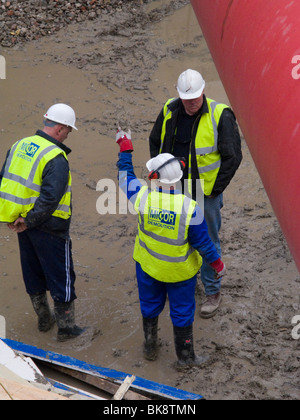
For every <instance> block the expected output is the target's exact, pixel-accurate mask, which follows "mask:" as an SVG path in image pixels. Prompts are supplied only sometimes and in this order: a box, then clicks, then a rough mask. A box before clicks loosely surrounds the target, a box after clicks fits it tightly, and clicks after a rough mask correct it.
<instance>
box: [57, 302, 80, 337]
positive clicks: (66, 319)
mask: <svg viewBox="0 0 300 420" xmlns="http://www.w3.org/2000/svg"><path fill="white" fill-rule="evenodd" d="M54 312H55V318H56V323H57V326H58V332H57V340H58V341H67V340H70V339H72V338H76V337H79V336H80V335H81V334H82V333H83V332H84V331H85V330H86V329H85V328H80V327H78V326H77V325H76V324H75V304H74V301H73V302H66V303H65V302H64V303H61V302H54Z"/></svg>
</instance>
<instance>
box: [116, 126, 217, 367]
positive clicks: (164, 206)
mask: <svg viewBox="0 0 300 420" xmlns="http://www.w3.org/2000/svg"><path fill="white" fill-rule="evenodd" d="M116 141H117V143H118V144H119V146H120V154H119V161H118V164H117V165H118V169H119V183H120V187H121V188H122V190H123V191H125V192H126V194H127V197H128V199H129V200H130V201H131V202H132V203H133V204H134V207H135V210H136V212H137V213H138V215H139V224H138V235H137V238H136V242H135V248H134V255H133V258H134V260H135V261H136V275H137V282H138V289H139V298H140V306H141V312H142V315H143V328H144V334H145V344H144V356H145V358H146V359H147V360H156V359H157V357H158V340H157V330H158V317H159V315H160V314H161V312H162V311H163V309H164V306H165V303H166V297H167V295H168V297H169V304H170V316H171V319H172V323H173V327H174V338H175V349H176V354H177V357H178V361H177V368H178V369H183V368H188V367H193V366H200V365H201V364H202V363H204V362H205V361H206V360H207V358H206V357H200V356H196V355H195V352H194V344H193V323H194V314H195V307H196V303H195V288H196V283H197V273H198V272H199V269H200V267H201V264H202V257H201V256H203V258H205V260H206V261H207V262H208V263H209V264H210V265H211V266H212V267H213V269H214V270H215V271H216V278H218V277H220V276H222V275H224V273H225V265H224V264H223V262H222V261H221V258H220V256H219V254H218V253H217V250H216V248H215V246H214V244H213V243H212V241H211V239H210V237H209V235H208V231H207V225H206V222H205V220H204V217H203V213H202V211H201V209H200V207H199V206H198V205H197V203H196V202H195V201H193V200H192V199H190V198H188V197H186V196H185V195H183V194H181V192H179V191H176V189H175V188H176V183H177V182H178V181H179V180H180V179H181V177H182V175H183V172H182V169H183V166H184V161H183V160H181V159H179V158H174V156H172V155H171V154H169V153H164V154H160V155H158V156H156V157H155V158H154V159H151V160H150V161H149V162H148V163H147V169H148V170H149V171H150V174H149V179H150V180H157V181H156V182H155V187H156V188H155V189H149V188H148V187H147V186H142V184H141V183H140V181H139V180H138V179H137V178H136V176H135V174H134V168H133V165H132V154H131V152H132V151H133V146H132V142H131V133H130V132H129V133H126V132H124V131H121V129H119V131H118V132H117V137H116ZM152 185H153V183H152ZM200 254H201V255H200Z"/></svg>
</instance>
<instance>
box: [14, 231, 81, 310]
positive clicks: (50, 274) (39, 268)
mask: <svg viewBox="0 0 300 420" xmlns="http://www.w3.org/2000/svg"><path fill="white" fill-rule="evenodd" d="M18 239H19V247H20V257H21V266H22V272H23V279H24V283H25V287H26V291H27V293H28V294H29V295H36V294H39V293H44V292H46V291H47V290H49V291H50V294H51V296H52V298H53V300H54V301H55V302H60V303H64V302H72V301H73V300H74V299H76V294H75V288H74V284H75V278H76V276H75V272H74V266H73V259H72V243H71V240H70V239H63V238H60V237H58V236H54V235H51V234H49V233H47V232H43V231H41V230H38V229H27V230H25V231H24V232H22V233H19V234H18Z"/></svg>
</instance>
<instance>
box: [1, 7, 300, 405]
mask: <svg viewBox="0 0 300 420" xmlns="http://www.w3.org/2000/svg"><path fill="white" fill-rule="evenodd" d="M187 3H188V1H185V0H182V1H170V0H168V1H166V0H163V1H161V0H156V1H153V2H149V3H148V4H147V5H146V6H145V5H144V6H142V5H141V6H140V7H139V8H137V9H135V11H134V12H133V13H132V10H130V8H129V6H128V5H127V6H126V8H125V7H124V8H121V7H120V8H119V9H118V10H115V11H114V12H109V13H103V15H100V16H99V17H98V18H97V19H95V20H93V21H86V22H84V23H77V24H72V25H69V26H68V27H66V28H64V29H62V30H61V31H59V32H57V33H56V34H55V35H52V36H50V37H44V38H42V39H40V40H37V41H32V42H30V43H26V44H24V45H18V46H17V47H14V49H3V50H1V51H0V54H2V55H3V56H5V58H6V61H7V79H6V80H0V90H1V115H0V133H1V143H0V156H1V160H4V157H5V154H6V151H7V150H8V148H9V147H10V145H11V144H12V143H13V142H14V141H15V140H17V139H19V138H21V137H25V136H27V135H31V134H33V133H34V132H35V130H36V129H37V128H40V127H41V122H42V115H43V113H44V111H45V110H46V109H47V107H48V106H50V105H51V104H52V103H54V102H56V101H63V102H67V103H70V105H72V106H73V107H74V108H75V110H76V113H77V115H78V122H77V125H78V127H79V128H80V130H79V132H78V133H72V136H71V137H70V138H69V140H68V145H69V146H70V147H71V148H72V149H73V153H72V154H71V157H70V163H71V167H72V173H73V178H74V180H73V183H74V194H73V201H74V210H73V211H74V216H73V223H72V230H71V236H72V239H73V252H74V262H75V269H76V272H77V294H78V301H77V303H76V305H77V320H78V323H79V324H80V325H90V326H91V327H92V328H90V334H89V336H88V337H84V339H78V340H76V341H73V342H72V343H64V344H58V343H57V342H56V331H55V330H53V331H52V332H49V333H47V334H45V335H41V334H38V333H37V332H36V319H35V315H34V314H33V310H32V308H31V305H30V301H29V299H28V297H27V296H26V295H25V292H24V286H23V283H22V278H21V271H20V264H19V253H18V247H17V238H16V237H15V236H14V235H13V234H12V233H11V232H10V231H8V229H7V228H6V227H5V226H0V251H1V255H0V261H1V268H0V276H1V277H0V278H1V295H0V314H1V315H4V316H5V317H6V320H7V336H8V338H12V339H15V340H20V341H23V342H26V343H30V344H32V345H35V346H39V347H42V348H45V349H49V350H52V351H55V352H58V353H63V354H68V355H71V356H74V357H76V358H78V359H81V360H86V361H88V362H90V363H93V364H99V365H102V366H105V367H110V368H113V369H118V370H122V371H126V372H129V373H132V374H136V375H139V376H143V377H145V378H147V379H151V380H155V381H158V382H161V383H165V384H168V385H171V386H177V387H180V388H182V389H186V390H188V391H192V392H196V393H199V394H201V395H203V396H204V397H205V398H207V399H270V398H271V399H272V398H274V399H299V389H300V382H299V377H300V375H299V340H298V341H297V340H294V339H293V338H292V335H291V332H292V328H293V327H292V324H291V320H292V318H293V317H294V316H295V315H297V314H300V302H299V282H300V278H299V274H298V271H297V269H296V267H295V264H294V262H293V260H292V258H291V256H290V253H289V251H288V249H287V246H286V243H285V240H284V238H283V236H282V233H281V231H280V228H279V226H278V223H277V221H276V218H275V216H274V214H273V212H272V209H271V207H270V204H269V201H268V198H267V197H266V194H265V191H264V189H263V186H262V184H261V182H260V179H259V176H258V174H257V172H256V169H255V166H254V164H253V162H252V159H251V157H250V155H249V152H248V149H247V146H246V143H245V141H243V153H244V160H243V163H242V165H241V168H240V169H239V171H238V173H237V175H236V177H235V178H234V180H233V182H232V183H231V185H230V186H229V188H228V189H227V191H226V193H225V197H224V202H225V206H224V210H223V228H222V242H223V251H224V260H225V262H226V263H227V267H228V275H227V277H226V278H225V280H224V284H223V295H224V299H223V305H222V309H221V310H220V312H219V314H218V315H217V316H216V317H215V318H213V319H211V320H201V319H200V318H199V316H198V314H197V317H196V322H195V341H196V348H197V350H198V351H199V352H204V353H206V354H209V355H210V356H211V359H210V362H209V363H208V364H207V365H206V366H205V367H203V368H201V369H193V370H191V371H190V372H189V373H188V374H179V373H177V372H176V371H175V370H174V368H173V362H174V361H175V357H176V356H175V351H174V345H173V336H172V328H171V323H170V319H169V315H168V308H166V309H165V312H164V314H163V315H162V316H161V319H160V337H161V349H160V358H159V360H158V361H157V362H154V363H149V362H146V361H145V360H144V359H143V356H142V341H143V332H142V326H141V317H140V311H139V302H138V294H137V288H136V281H135V269H134V263H133V261H132V252H133V245H134V239H135V234H136V223H137V220H136V217H135V216H133V215H131V214H128V215H122V214H115V215H114V214H111V215H99V214H98V213H97V211H96V203H97V200H98V199H99V197H101V195H102V192H101V191H97V190H96V187H97V183H98V181H99V180H103V179H110V180H114V181H116V167H115V162H116V159H117V148H116V145H115V143H114V137H115V126H116V123H117V121H118V122H120V123H121V124H123V126H124V127H125V126H127V125H130V126H131V129H132V131H133V138H134V142H135V154H134V162H135V167H136V174H137V176H139V177H140V178H144V176H145V174H146V170H145V168H144V166H145V162H146V161H147V159H148V158H149V151H148V143H147V139H148V136H149V132H150V130H151V128H152V125H153V123H154V121H155V118H156V116H157V114H158V112H159V111H160V109H161V107H162V105H163V103H164V101H165V100H166V99H169V98H171V97H173V96H175V95H176V91H175V84H176V80H177V77H178V75H179V74H180V73H181V72H182V71H183V70H185V69H186V68H189V67H191V68H195V69H199V71H201V72H202V73H203V75H204V77H205V79H206V80H207V82H208V83H207V92H206V93H207V95H208V96H210V97H213V98H214V99H216V100H219V101H228V99H227V98H226V94H225V92H224V90H223V88H222V85H221V83H220V80H219V78H218V74H217V72H216V70H215V67H214V65H213V62H212V59H211V56H210V54H209V51H208V49H207V46H206V43H205V41H204V38H203V36H202V34H201V31H200V29H199V26H198V23H197V22H196V19H195V17H194V15H193V11H192V9H191V6H189V5H186V4H187ZM178 34H180V36H178ZM98 187H99V185H98ZM118 198H119V197H118ZM98 203H99V202H98ZM202 298H203V290H202V287H199V291H198V294H197V302H198V304H200V302H201V300H202Z"/></svg>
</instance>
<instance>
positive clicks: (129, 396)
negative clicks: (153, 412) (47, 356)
mask: <svg viewBox="0 0 300 420" xmlns="http://www.w3.org/2000/svg"><path fill="white" fill-rule="evenodd" d="M50 368H51V369H55V370H56V371H58V372H61V373H64V374H66V375H69V376H71V377H72V378H74V379H78V380H79V381H82V382H84V383H86V384H88V385H92V386H94V387H95V388H97V389H100V390H101V391H104V392H106V393H108V394H110V395H114V394H115V393H116V392H117V391H118V389H119V387H120V385H118V384H116V383H114V382H111V381H109V380H108V379H103V378H99V377H98V376H93V375H89V374H86V373H84V372H79V371H77V370H73V369H69V368H65V367H63V366H59V365H55V364H51V365H50ZM150 399H151V398H148V397H146V396H144V395H141V394H138V393H137V392H134V391H132V390H128V391H127V392H126V394H125V395H124V400H127V401H134V400H148V401H149V400H150Z"/></svg>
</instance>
